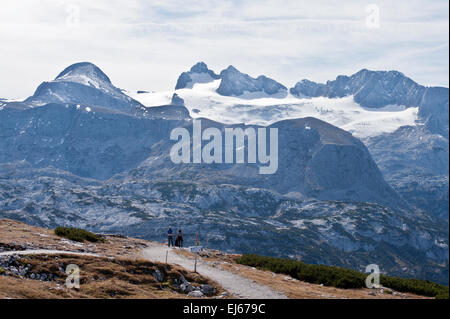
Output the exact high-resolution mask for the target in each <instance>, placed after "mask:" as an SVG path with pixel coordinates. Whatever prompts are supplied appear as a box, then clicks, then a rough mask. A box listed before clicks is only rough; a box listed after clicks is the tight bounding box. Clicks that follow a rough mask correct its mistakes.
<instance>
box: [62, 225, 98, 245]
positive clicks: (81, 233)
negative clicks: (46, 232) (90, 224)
mask: <svg viewBox="0 0 450 319" xmlns="http://www.w3.org/2000/svg"><path fill="white" fill-rule="evenodd" d="M55 234H56V235H57V236H59V237H64V238H67V239H70V240H73V241H78V242H84V241H85V240H87V241H90V242H93V243H97V242H104V241H105V240H104V239H103V237H101V236H99V235H97V234H94V233H91V232H89V231H87V230H84V229H80V228H72V227H57V228H56V229H55Z"/></svg>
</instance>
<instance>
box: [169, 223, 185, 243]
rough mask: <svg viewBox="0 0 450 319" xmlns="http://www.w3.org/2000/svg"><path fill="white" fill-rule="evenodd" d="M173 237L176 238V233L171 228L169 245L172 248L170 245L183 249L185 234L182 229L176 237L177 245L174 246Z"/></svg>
mask: <svg viewBox="0 0 450 319" xmlns="http://www.w3.org/2000/svg"><path fill="white" fill-rule="evenodd" d="M173 237H174V233H173V231H172V228H171V227H169V230H168V231H167V239H168V240H167V243H168V245H169V247H170V245H172V246H176V247H180V248H181V247H183V233H182V232H181V229H179V230H178V234H177V236H176V237H175V245H174V244H173Z"/></svg>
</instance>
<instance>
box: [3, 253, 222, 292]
mask: <svg viewBox="0 0 450 319" xmlns="http://www.w3.org/2000/svg"><path fill="white" fill-rule="evenodd" d="M18 261H19V263H20V264H22V265H28V266H29V268H30V271H31V273H39V274H40V273H46V274H48V273H50V274H53V275H55V276H57V279H55V280H54V281H52V282H41V281H38V280H31V279H26V278H19V277H8V276H0V298H140V299H142V298H188V297H187V295H186V294H184V293H183V292H182V291H181V290H179V289H178V288H177V287H176V286H175V279H177V280H179V278H180V277H181V275H183V276H184V277H185V278H186V280H188V281H189V282H190V283H191V284H192V285H193V286H199V285H201V284H209V285H211V286H213V287H215V288H216V290H217V291H218V292H219V293H220V292H222V291H223V289H222V288H221V287H219V286H218V285H217V284H216V283H214V282H212V281H211V280H209V279H207V278H204V277H202V276H200V275H199V274H196V273H190V272H187V271H186V270H184V269H182V268H180V267H175V266H172V265H168V264H159V263H152V262H149V261H146V260H130V259H124V258H122V259H109V258H102V257H90V256H68V255H51V256H43V255H30V256H24V257H20V258H18ZM69 264H75V265H77V266H79V267H80V288H79V289H68V288H66V287H65V278H66V275H65V274H64V273H62V272H61V271H60V270H59V267H60V266H61V265H62V266H63V269H64V268H65V267H66V266H67V265H69ZM157 269H158V270H159V271H160V272H161V273H162V274H163V277H164V281H163V282H157V281H156V280H155V278H154V277H153V272H154V271H155V270H157Z"/></svg>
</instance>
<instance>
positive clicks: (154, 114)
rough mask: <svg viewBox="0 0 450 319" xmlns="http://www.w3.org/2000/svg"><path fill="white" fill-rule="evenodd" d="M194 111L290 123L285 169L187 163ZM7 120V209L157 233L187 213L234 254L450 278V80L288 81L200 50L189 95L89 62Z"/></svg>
mask: <svg viewBox="0 0 450 319" xmlns="http://www.w3.org/2000/svg"><path fill="white" fill-rule="evenodd" d="M162 97H163V98H162ZM161 100H164V103H160V101H161ZM154 101H158V102H159V103H157V104H155V103H154ZM298 115H306V116H298ZM352 116H353V117H352ZM195 118H201V119H202V126H203V127H204V128H208V127H215V128H217V129H219V130H220V131H222V132H223V131H224V130H225V129H226V128H235V127H240V128H243V129H245V128H261V127H269V128H277V129H278V131H279V169H278V171H277V172H276V174H273V175H259V174H258V170H257V166H256V165H253V164H181V165H180V164H174V163H173V162H172V161H171V160H170V156H169V154H170V149H171V147H172V146H173V144H174V143H175V141H171V140H170V139H169V136H170V132H171V130H172V129H174V128H177V127H184V128H186V129H187V130H188V131H190V132H192V123H193V119H195ZM330 118H332V120H330ZM371 119H374V121H373V122H371ZM365 121H368V122H369V123H368V124H367V125H364V122H365ZM380 123H386V125H380ZM403 124H405V125H403ZM365 127H367V130H364V128H365ZM0 131H1V132H2V134H1V136H0V150H1V152H0V216H1V217H7V218H14V219H18V220H22V221H27V222H30V223H33V224H36V225H40V226H50V227H55V226H57V225H61V224H64V225H72V226H80V227H84V228H88V229H91V230H96V231H99V230H101V231H109V232H123V233H126V234H128V235H133V236H142V237H145V238H148V239H158V238H159V239H161V238H163V234H164V231H165V230H164V229H165V228H166V227H167V226H168V225H172V226H175V225H176V227H182V228H183V229H184V230H185V233H186V234H187V240H188V242H189V240H190V239H189V234H190V235H193V234H194V233H199V234H200V238H201V240H202V241H203V242H204V243H205V244H207V245H208V246H211V247H212V248H219V249H222V250H226V251H237V252H241V253H242V252H257V253H262V254H269V255H275V256H290V257H293V258H301V259H302V260H305V261H307V262H312V263H325V264H334V265H343V266H347V267H352V268H355V269H358V270H361V269H363V268H365V265H367V264H369V263H378V264H379V265H380V267H381V269H382V270H383V271H384V272H387V273H390V274H395V275H399V276H414V277H420V278H429V279H433V280H436V281H439V282H444V283H446V282H447V283H448V88H428V87H424V86H421V85H419V84H417V83H415V82H414V81H412V80H411V79H409V78H407V77H406V76H404V75H403V74H402V73H400V72H396V71H389V72H385V71H368V70H361V71H359V72H357V73H356V74H354V75H352V76H349V77H347V76H339V77H338V78H337V79H336V80H334V81H328V82H327V83H326V84H317V83H314V82H310V81H307V80H302V81H300V82H299V83H297V84H296V85H295V86H294V87H293V88H291V89H289V90H288V89H287V87H286V86H284V85H282V84H281V83H279V82H277V81H275V80H273V79H270V78H268V77H266V76H263V75H261V76H258V77H256V78H254V77H252V76H250V75H248V74H244V73H241V72H240V71H238V70H237V69H236V68H235V67H233V66H230V67H228V68H227V69H225V70H223V71H221V72H220V73H218V74H216V73H215V72H214V71H212V70H210V69H209V68H208V67H207V65H206V64H205V63H202V62H200V63H197V64H196V65H194V66H193V67H192V68H191V69H190V71H188V72H184V73H182V74H181V75H180V77H179V79H178V81H177V83H176V87H175V90H174V91H169V92H163V93H148V92H147V91H144V90H141V91H140V92H139V93H137V92H136V93H129V92H127V91H124V90H121V89H119V88H116V87H115V86H114V85H113V84H112V83H111V81H110V79H109V78H108V76H107V75H106V74H105V73H103V71H101V70H100V69H99V68H98V67H97V66H95V65H94V64H92V63H87V62H83V63H76V64H73V65H71V66H69V67H68V68H66V69H65V70H63V71H62V72H61V73H60V74H59V75H58V76H57V77H56V78H55V79H54V80H52V81H48V82H44V83H42V84H41V85H40V86H39V87H38V88H37V89H36V91H35V93H34V94H33V95H32V96H30V97H29V98H27V99H25V100H24V101H22V102H17V101H16V102H9V101H8V100H2V101H0ZM446 209H447V212H445V210H446ZM191 237H193V236H191Z"/></svg>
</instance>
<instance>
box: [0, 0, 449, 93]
mask: <svg viewBox="0 0 450 319" xmlns="http://www.w3.org/2000/svg"><path fill="white" fill-rule="evenodd" d="M370 4H374V5H375V6H368V5H370ZM448 9H449V2H448V1H447V0H435V1H430V0H400V1H374V0H370V1H335V0H330V1H325V0H314V1H300V0H254V1H253V0H248V1H244V0H234V1H226V0H194V1H189V0H174V1H170V0H154V1H144V0H142V1H138V0H126V1H125V0H122V1H118V0H113V1H111V0H99V1H95V0H78V1H77V0H73V1H64V0H59V1H58V0H41V1H36V0H20V1H18V0H2V1H0V17H1V19H0V97H4V98H21V97H26V96H29V95H31V94H32V93H33V92H34V90H35V88H36V87H37V86H38V85H39V84H40V83H41V82H42V81H45V80H50V79H53V78H54V77H55V76H56V75H57V74H58V73H59V72H60V71H62V69H64V68H65V67H66V66H68V65H70V64H72V63H75V62H80V61H90V62H93V63H95V64H96V65H98V66H99V67H100V68H101V69H102V70H103V71H104V72H105V73H106V74H107V75H108V76H109V77H110V78H111V80H112V82H113V83H114V84H115V85H116V86H119V87H121V88H124V89H128V90H138V89H143V90H168V89H172V88H173V87H174V86H175V83H176V80H177V77H178V75H179V74H180V73H181V72H182V71H185V70H188V69H189V68H190V67H191V66H192V65H193V64H194V63H195V62H197V61H204V62H206V63H207V64H208V66H209V67H210V68H212V69H213V70H215V71H216V72H219V71H220V70H221V69H223V68H225V67H227V66H228V65H230V64H232V65H234V66H235V67H237V68H238V69H239V70H241V71H242V72H245V73H249V74H250V75H252V76H257V75H260V74H265V75H267V76H269V77H272V78H274V79H276V80H278V81H280V82H282V83H283V84H285V85H286V86H288V87H291V86H293V85H294V84H295V83H296V82H297V81H299V80H301V79H303V78H308V79H311V80H314V81H326V80H328V79H334V78H335V77H336V76H337V75H338V74H347V75H348V74H352V73H354V72H356V71H358V70H359V69H361V68H368V69H375V70H392V69H395V70H399V71H401V72H403V73H405V74H406V75H408V76H410V77H412V78H413V79H414V80H415V81H417V82H419V83H420V84H424V85H443V86H447V87H448V76H449V64H448V57H449V42H448V38H449V16H448ZM377 10H379V24H378V23H377V19H376V15H377Z"/></svg>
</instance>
